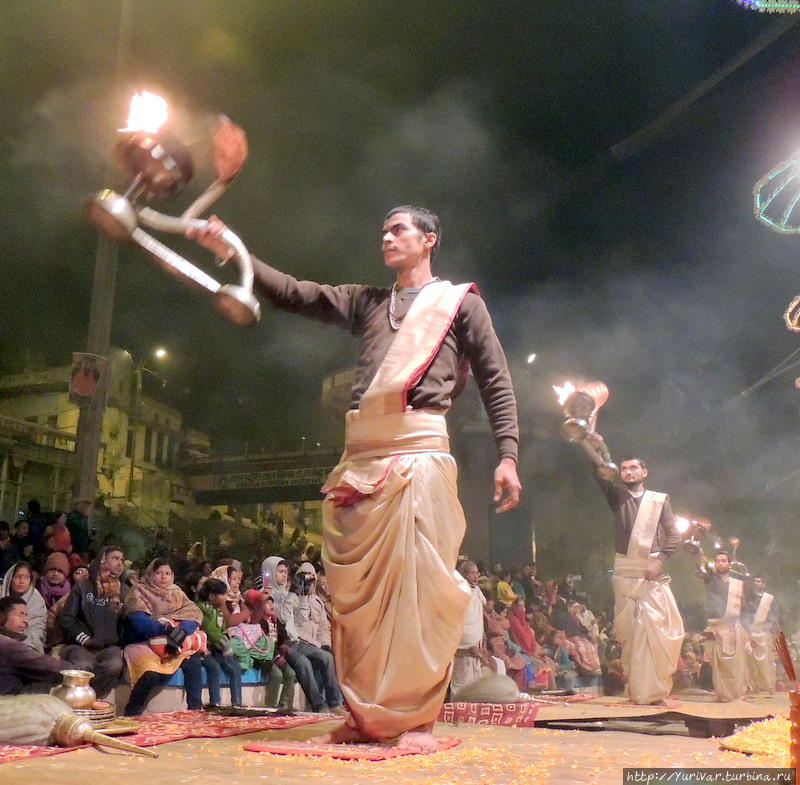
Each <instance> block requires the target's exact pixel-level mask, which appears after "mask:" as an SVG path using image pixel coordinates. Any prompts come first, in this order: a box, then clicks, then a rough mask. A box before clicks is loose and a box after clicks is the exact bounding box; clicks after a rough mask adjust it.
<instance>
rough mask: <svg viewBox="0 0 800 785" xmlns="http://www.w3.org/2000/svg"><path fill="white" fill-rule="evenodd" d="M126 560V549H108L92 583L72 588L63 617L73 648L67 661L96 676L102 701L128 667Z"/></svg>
mask: <svg viewBox="0 0 800 785" xmlns="http://www.w3.org/2000/svg"><path fill="white" fill-rule="evenodd" d="M124 560H125V554H124V553H123V552H122V548H120V547H119V546H117V545H106V546H105V547H104V548H103V549H102V550H101V551H100V555H99V556H98V557H97V558H96V559H95V560H94V561H93V562H92V563H91V564H90V565H89V580H86V581H77V582H76V583H75V585H74V586H73V587H72V591H71V592H70V593H69V596H68V598H67V603H66V605H65V606H64V610H63V611H62V612H61V616H60V617H59V620H60V622H61V626H62V627H63V629H64V632H65V633H66V638H67V641H68V642H69V643H70V644H71V645H70V646H67V648H66V649H65V651H64V659H67V660H69V661H70V662H71V663H73V665H74V667H76V668H80V669H81V670H86V671H92V672H93V673H94V681H92V687H94V691H95V692H96V693H97V696H98V697H102V696H104V695H106V694H108V693H109V692H110V691H111V690H112V689H114V687H115V686H116V684H117V682H118V681H119V677H120V674H121V673H122V667H123V664H124V663H123V659H122V649H121V648H120V647H119V640H120V630H121V611H122V604H123V603H124V601H125V595H126V594H127V593H128V590H129V589H130V583H129V581H128V580H127V578H126V576H125V574H124V573H125V563H124Z"/></svg>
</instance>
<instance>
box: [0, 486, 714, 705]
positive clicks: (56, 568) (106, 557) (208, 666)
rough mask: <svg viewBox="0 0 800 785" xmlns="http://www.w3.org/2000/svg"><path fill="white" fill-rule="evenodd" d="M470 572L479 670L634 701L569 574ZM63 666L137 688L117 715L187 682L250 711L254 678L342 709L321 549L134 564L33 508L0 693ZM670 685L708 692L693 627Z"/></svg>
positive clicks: (10, 583)
mask: <svg viewBox="0 0 800 785" xmlns="http://www.w3.org/2000/svg"><path fill="white" fill-rule="evenodd" d="M270 537H272V539H270ZM271 554H276V555H271ZM470 565H471V566H472V567H473V568H474V570H475V575H474V576H473V583H472V584H471V585H472V586H474V591H475V592H478V594H477V595H476V596H477V597H478V598H479V600H480V603H479V607H478V610H477V611H476V613H477V624H478V626H479V627H480V625H481V619H480V612H481V609H482V629H483V638H482V640H481V643H480V646H476V647H470V651H472V650H473V649H475V656H476V658H477V660H478V669H477V674H476V676H477V677H479V676H480V672H481V666H482V667H483V672H484V673H488V672H493V673H502V674H505V675H507V676H509V677H510V678H511V679H513V681H514V683H515V684H516V687H517V688H518V690H519V692H520V693H535V692H538V691H543V690H566V691H575V690H581V691H587V690H591V691H600V690H602V692H603V693H604V694H607V695H618V694H622V693H623V692H624V690H625V685H626V680H625V675H624V672H623V669H622V661H621V649H620V644H619V642H618V641H617V640H616V638H615V637H614V632H613V620H612V619H611V618H610V617H609V616H607V615H606V614H604V613H601V612H600V611H599V610H598V609H597V608H596V607H594V608H593V603H592V602H591V600H590V599H589V598H588V597H587V596H586V595H585V594H583V593H581V592H580V591H579V590H578V589H577V587H576V585H575V581H574V580H573V578H572V577H571V576H566V577H565V578H564V579H563V580H561V581H560V582H559V581H557V580H548V581H545V582H543V581H541V580H540V579H539V576H538V570H537V567H536V565H535V564H533V563H528V564H524V565H522V566H520V567H514V568H512V569H508V568H506V567H504V566H503V565H501V564H495V565H493V566H492V568H491V569H490V570H486V569H484V568H483V567H482V566H481V565H480V564H477V565H476V564H475V563H474V562H471V561H469V560H468V559H467V557H460V563H459V568H460V569H461V570H462V573H464V574H465V576H467V573H468V572H469V570H468V569H465V568H467V567H469V566H470ZM467 577H468V576H467ZM476 602H477V600H476ZM67 668H79V669H81V670H88V671H92V672H93V673H94V674H95V677H94V680H93V682H92V684H93V687H94V689H95V691H96V693H97V695H98V697H101V698H102V697H106V696H108V695H109V694H111V693H112V692H113V691H114V689H115V688H116V687H117V686H118V685H119V684H120V683H121V681H123V680H126V681H128V682H129V683H130V685H131V692H130V697H129V698H128V700H127V703H126V705H125V706H124V707H122V706H120V707H118V708H119V709H121V710H123V711H124V713H125V714H127V715H138V714H141V713H142V712H144V711H145V710H146V707H147V704H148V701H149V700H150V699H151V698H152V696H153V694H154V692H155V691H156V690H157V689H159V688H160V687H161V686H163V685H165V684H167V683H168V682H170V683H175V680H176V678H177V676H179V675H181V674H182V686H183V689H184V690H185V695H186V704H187V706H188V707H189V708H190V709H201V708H214V707H218V706H220V705H222V704H223V703H224V702H228V701H226V700H223V694H222V689H223V687H227V688H228V689H229V691H230V698H229V702H230V703H231V704H232V705H233V706H240V705H242V703H243V694H242V686H243V675H244V674H245V673H249V672H251V671H255V672H256V673H257V677H258V680H259V683H261V684H265V685H266V693H265V694H266V697H265V705H267V706H270V707H274V708H279V709H286V710H289V709H291V707H292V705H293V700H294V695H295V685H296V683H297V684H299V685H300V688H301V689H302V691H303V693H304V695H305V699H306V702H307V704H308V705H309V706H310V707H311V709H312V710H313V711H318V712H321V711H332V712H334V713H337V714H344V713H345V711H346V710H345V707H344V701H343V697H342V692H341V690H340V688H339V684H338V681H337V677H336V671H335V667H334V660H333V651H332V648H331V598H330V595H329V593H328V590H327V582H326V579H325V574H324V572H323V570H322V564H321V559H320V552H319V549H318V548H317V547H316V546H314V545H312V544H309V543H307V542H306V541H305V540H304V538H303V537H302V536H301V535H298V533H297V532H295V534H294V535H293V537H292V539H291V540H290V541H289V542H288V543H283V542H282V541H281V540H280V537H277V538H276V537H274V534H270V532H269V531H268V530H265V534H264V540H262V541H261V542H259V543H257V545H256V547H255V548H254V555H253V556H252V558H251V559H250V560H249V561H248V562H247V563H246V564H244V565H243V564H242V563H241V562H240V561H238V560H237V559H236V558H235V553H234V548H233V542H232V538H231V537H229V536H228V535H227V534H225V533H223V535H222V536H221V537H220V542H219V544H218V545H217V546H216V547H215V548H213V549H212V552H211V554H210V555H208V554H206V552H205V548H204V545H203V543H201V542H195V543H192V544H187V545H185V546H183V547H179V546H175V547H171V548H170V547H169V545H168V544H167V541H166V536H165V535H164V534H163V533H161V534H159V535H158V536H157V537H156V539H155V542H154V544H153V546H152V548H151V549H150V551H149V552H148V553H147V555H146V557H145V559H143V560H142V562H141V563H140V564H136V563H131V562H130V561H127V560H126V559H125V553H124V551H123V549H122V548H121V547H120V546H119V545H117V544H115V543H114V542H113V537H108V538H106V541H105V542H104V544H103V545H102V547H99V548H97V547H96V546H95V544H94V542H93V541H92V538H91V537H90V536H89V532H88V526H87V521H86V517H85V515H83V513H82V511H81V510H80V509H79V508H78V509H76V510H73V511H72V512H71V513H70V514H69V515H65V514H61V513H42V511H41V508H40V505H39V504H38V502H36V500H31V502H29V503H28V514H27V517H26V519H24V520H20V521H18V522H17V523H16V524H15V525H14V527H13V533H12V527H9V525H8V524H7V523H6V522H4V521H0V695H2V694H16V693H19V692H24V691H45V690H47V689H49V688H50V687H51V686H52V685H53V684H57V683H59V682H60V679H61V677H60V675H59V672H60V671H61V670H64V669H67ZM178 671H180V672H181V674H178ZM178 681H181V680H178ZM204 684H205V686H207V688H208V703H206V704H205V705H204V703H203V688H204ZM454 684H455V682H454ZM674 684H675V689H676V690H679V689H691V688H700V689H711V674H710V665H709V652H708V648H707V639H706V637H705V636H704V635H703V634H702V633H699V632H698V633H691V632H690V633H687V635H686V640H685V641H684V645H683V648H682V651H681V656H680V659H679V661H678V663H677V670H676V673H675V677H674ZM460 686H463V685H460Z"/></svg>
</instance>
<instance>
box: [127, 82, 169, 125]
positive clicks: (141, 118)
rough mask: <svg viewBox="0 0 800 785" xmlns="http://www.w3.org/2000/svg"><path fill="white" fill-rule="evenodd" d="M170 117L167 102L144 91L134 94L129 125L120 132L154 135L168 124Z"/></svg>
mask: <svg viewBox="0 0 800 785" xmlns="http://www.w3.org/2000/svg"><path fill="white" fill-rule="evenodd" d="M168 117H169V110H168V108H167V102H166V101H165V100H164V99H163V98H162V97H161V96H160V95H155V93H149V92H147V90H142V91H140V92H136V93H134V95H133V98H131V105H130V109H129V110H128V124H127V126H126V127H125V128H120V129H119V130H120V131H122V132H126V131H147V132H148V133H151V134H154V133H156V132H157V131H158V129H159V128H161V126H162V125H164V123H166V122H167V118H168Z"/></svg>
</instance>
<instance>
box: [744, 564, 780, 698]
mask: <svg viewBox="0 0 800 785" xmlns="http://www.w3.org/2000/svg"><path fill="white" fill-rule="evenodd" d="M766 588H767V585H766V582H765V581H764V579H763V578H762V577H761V576H760V575H756V576H755V577H753V579H752V581H751V584H750V591H749V592H745V609H744V624H745V628H746V629H747V631H748V632H749V633H750V649H749V651H748V656H747V664H748V666H749V673H750V689H751V690H753V691H754V692H770V693H772V692H775V648H774V647H775V635H776V633H777V630H778V627H779V616H778V603H777V602H776V601H775V597H774V595H772V594H770V593H769V592H768V591H766Z"/></svg>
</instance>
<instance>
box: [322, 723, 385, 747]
mask: <svg viewBox="0 0 800 785" xmlns="http://www.w3.org/2000/svg"><path fill="white" fill-rule="evenodd" d="M306 741H307V742H308V743H309V744H373V743H374V742H375V739H373V738H370V737H369V736H367V735H366V734H365V733H362V732H361V731H360V730H357V729H356V728H351V727H350V726H349V725H348V724H347V723H346V722H343V723H342V724H341V725H340V726H339V727H338V728H334V729H333V730H332V731H330V732H329V733H322V734H320V735H319V736H312V737H311V738H310V739H306Z"/></svg>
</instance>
